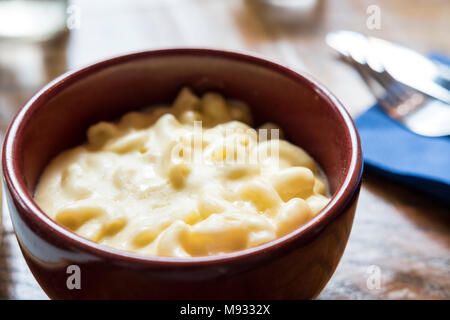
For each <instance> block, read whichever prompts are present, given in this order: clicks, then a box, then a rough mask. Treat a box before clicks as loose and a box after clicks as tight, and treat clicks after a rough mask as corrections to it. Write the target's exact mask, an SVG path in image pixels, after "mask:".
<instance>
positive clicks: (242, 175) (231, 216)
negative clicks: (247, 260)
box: [35, 88, 329, 257]
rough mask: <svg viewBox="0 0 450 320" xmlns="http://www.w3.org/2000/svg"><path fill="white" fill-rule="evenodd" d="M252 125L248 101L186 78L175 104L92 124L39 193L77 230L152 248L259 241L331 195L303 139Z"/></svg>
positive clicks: (49, 209) (220, 249)
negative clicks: (198, 91)
mask: <svg viewBox="0 0 450 320" xmlns="http://www.w3.org/2000/svg"><path fill="white" fill-rule="evenodd" d="M199 121H201V123H200V122H199ZM200 124H201V128H199V125H200ZM251 124H252V119H251V116H250V113H249V111H248V109H247V107H246V106H245V105H244V104H242V103H240V102H236V101H226V100H225V99H224V98H223V97H222V96H221V95H219V94H216V93H206V94H204V95H203V96H202V97H197V96H196V95H194V94H193V93H192V92H191V91H190V90H189V89H187V88H185V89H183V90H182V91H181V92H180V94H179V95H178V97H177V98H176V100H175V102H174V103H173V105H172V106H171V107H157V108H150V109H147V110H144V111H142V112H130V113H127V114H125V115H124V116H123V117H122V118H121V119H120V121H119V122H116V123H113V122H100V123H98V124H95V125H93V126H92V127H90V128H89V130H88V132H87V137H88V140H87V142H86V143H85V144H84V145H81V146H78V147H76V148H73V149H71V150H68V151H65V152H63V153H61V154H60V155H58V156H57V157H56V158H55V159H53V160H52V161H51V163H50V164H49V165H48V167H47V168H46V169H45V171H44V173H43V174H42V176H41V179H40V182H39V184H38V186H37V189H36V193H35V200H36V202H37V203H38V205H39V206H40V207H41V208H42V210H43V211H44V212H46V213H47V214H48V215H49V216H50V217H51V218H53V219H54V220H56V221H57V222H58V223H60V224H62V225H63V226H65V227H67V228H69V229H70V230H72V231H74V232H76V233H77V234H79V235H81V236H83V237H85V238H88V239H91V240H93V241H95V242H98V243H100V244H103V245H106V246H110V247H113V248H116V249H120V250H126V251H132V252H136V253H139V254H143V255H153V256H155V255H158V256H173V257H190V256H205V255H217V254H222V253H226V252H232V251H236V250H242V249H246V248H249V247H253V246H257V245H259V244H262V243H265V242H268V241H271V240H273V239H276V238H277V237H280V236H282V235H284V234H286V233H288V232H290V231H293V230H294V229H296V228H298V227H300V226H301V225H303V224H305V223H306V222H307V221H309V220H310V219H311V218H312V217H313V216H314V215H315V214H317V213H318V212H319V211H320V210H321V209H322V208H323V207H324V206H325V205H326V204H327V203H328V201H329V194H328V190H327V183H326V181H325V179H324V178H323V176H322V175H321V173H320V170H319V168H318V166H317V165H316V163H315V162H314V160H313V159H312V158H311V157H310V156H309V155H308V154H307V153H306V152H305V151H304V150H303V149H301V148H299V147H297V146H295V145H293V144H291V143H289V142H287V141H285V140H282V139H281V137H282V133H281V131H279V130H278V128H277V127H276V126H275V125H273V124H270V123H269V124H266V125H264V126H263V128H264V129H267V130H268V133H267V135H268V136H269V137H271V139H270V140H268V139H264V132H265V131H264V130H263V131H256V130H255V129H252V128H251ZM277 134H278V135H279V137H280V139H277Z"/></svg>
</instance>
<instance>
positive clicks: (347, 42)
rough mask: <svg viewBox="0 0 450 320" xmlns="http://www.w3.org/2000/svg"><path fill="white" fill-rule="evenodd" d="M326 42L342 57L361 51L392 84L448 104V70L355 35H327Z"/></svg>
mask: <svg viewBox="0 0 450 320" xmlns="http://www.w3.org/2000/svg"><path fill="white" fill-rule="evenodd" d="M326 41H327V43H328V44H329V45H330V46H331V47H332V48H334V49H336V50H337V51H338V52H340V53H341V54H342V55H348V52H349V50H351V51H352V52H357V51H359V50H361V49H364V50H365V51H366V53H365V54H366V55H367V57H371V58H372V57H374V58H375V59H376V60H378V61H379V64H381V65H383V67H384V68H385V70H386V71H387V72H389V74H390V75H391V76H392V77H393V78H394V79H395V80H397V81H399V82H401V83H403V84H406V85H407V86H409V87H411V88H414V89H416V90H418V91H420V92H422V93H424V94H426V95H428V96H430V97H432V98H435V99H437V100H440V101H442V102H445V103H447V104H450V91H449V90H448V89H447V88H446V87H445V86H446V85H450V70H449V68H448V67H446V66H443V65H438V64H436V63H434V62H432V61H431V60H430V59H428V58H426V57H424V56H422V55H421V54H419V53H417V52H415V51H413V50H410V49H408V48H405V47H402V46H400V45H397V44H394V43H392V42H389V41H386V40H383V39H379V38H375V37H366V36H364V35H363V34H361V33H358V32H353V31H345V30H341V31H336V32H331V33H329V34H328V35H327V38H326Z"/></svg>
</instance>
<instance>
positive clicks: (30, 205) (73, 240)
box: [2, 49, 362, 299]
mask: <svg viewBox="0 0 450 320" xmlns="http://www.w3.org/2000/svg"><path fill="white" fill-rule="evenodd" d="M182 86H189V87H191V88H193V89H194V91H196V92H199V93H202V92H206V91H209V90H215V91H220V92H222V93H223V94H224V95H225V96H227V97H231V98H236V99H240V100H243V101H245V102H247V103H248V104H249V106H250V108H251V111H252V114H253V115H254V116H255V119H256V122H257V124H261V123H264V122H265V121H273V122H275V123H277V124H279V125H280V126H281V127H282V128H283V130H284V133H285V134H286V136H287V137H289V140H291V141H292V142H293V143H296V144H298V145H301V146H302V147H304V148H305V149H306V150H308V151H309V152H310V154H311V155H312V156H313V157H314V158H315V159H316V160H318V162H319V163H320V164H321V165H322V168H323V169H324V171H325V173H326V175H327V177H328V181H329V182H330V188H331V190H332V191H333V192H334V193H335V196H334V197H333V199H332V200H331V202H330V204H328V205H327V207H326V208H325V209H324V210H322V212H321V213H319V214H318V215H317V216H316V217H314V218H313V219H312V220H311V221H310V222H308V223H307V224H306V225H305V226H302V227H301V228H299V229H297V230H295V231H294V232H292V233H291V234H289V235H286V236H284V237H282V238H280V239H277V240H275V241H273V242H270V243H268V244H264V245H261V246H259V247H255V248H250V249H248V250H244V251H242V252H235V253H231V254H227V255H223V256H218V257H205V258H198V259H194V258H193V259H185V261H182V260H179V259H174V258H173V259H170V258H164V257H153V258H151V257H139V256H136V255H132V254H129V253H126V252H120V251H117V250H113V249H108V248H105V247H102V246H100V245H98V244H95V243H93V242H90V241H88V240H86V239H83V238H81V237H79V236H77V235H75V234H74V233H72V232H70V231H69V230H67V229H65V228H63V227H62V226H60V225H58V224H56V223H55V222H54V221H52V220H51V219H50V218H49V217H48V216H46V215H45V213H44V212H42V211H41V210H40V209H39V208H38V206H37V205H36V204H35V203H34V201H33V199H32V194H33V191H34V188H35V186H36V183H37V181H38V179H39V176H40V173H41V172H42V170H43V168H44V167H45V165H46V164H47V163H48V161H49V160H50V159H52V158H53V157H54V156H55V155H56V154H58V153H59V152H60V151H61V150H64V149H66V148H70V147H73V146H75V145H77V144H79V143H81V142H82V141H83V139H84V135H85V132H86V129H87V127H88V126H89V125H91V124H93V123H96V122H98V121H100V120H105V119H114V118H116V117H118V116H119V115H121V114H123V113H125V112H126V111H130V110H132V109H133V108H138V107H142V106H146V105H152V104H155V103H158V102H161V103H162V102H164V101H167V100H168V99H171V98H173V96H174V95H175V94H176V92H178V91H179V89H180V87H182ZM68 132H70V134H68ZM2 165H3V168H2V169H3V176H4V191H5V196H4V197H3V205H4V206H8V209H9V211H10V215H11V219H12V222H13V225H14V229H15V233H16V236H17V239H18V242H19V245H20V248H21V250H22V252H23V255H24V257H25V259H26V261H27V263H28V265H29V267H30V270H31V271H32V273H33V275H34V276H35V278H36V279H37V281H38V282H39V284H40V285H41V287H42V288H43V289H44V291H45V292H46V293H47V294H48V296H49V297H50V298H54V299H307V298H314V297H315V296H317V295H318V294H319V292H320V291H321V290H322V288H323V287H324V286H325V284H326V283H327V281H328V280H329V279H330V277H331V276H332V274H333V272H334V270H335V268H336V266H337V264H338V262H339V260H340V258H341V256H342V254H343V252H344V248H345V246H346V243H347V240H348V237H349V234H350V230H351V226H352V222H353V217H354V213H355V208H356V202H357V198H358V194H359V189H360V183H361V173H362V155H361V147H360V143H359V138H358V135H357V132H356V129H355V128H354V124H353V123H352V120H351V118H350V116H349V115H348V114H347V113H346V111H345V109H344V108H343V106H342V105H341V104H340V103H339V101H337V100H336V98H334V97H333V96H332V95H331V94H330V93H329V92H328V91H327V90H326V89H325V88H323V87H322V86H321V85H320V84H318V83H317V82H316V81H314V80H313V79H311V78H309V77H307V76H302V75H299V74H297V73H295V72H293V71H291V70H289V69H286V68H284V67H282V66H279V65H276V64H273V63H271V62H268V61H266V60H262V59H258V58H255V57H251V56H246V55H242V54H237V53H230V52H225V51H217V50H205V49H173V50H159V51H148V52H142V53H138V54H132V55H127V56H122V57H118V58H114V59H110V60H106V61H103V62H100V63H97V64H94V65H92V66H89V67H87V68H85V69H82V70H80V71H77V72H74V73H70V74H67V75H64V76H62V77H61V78H60V79H57V80H55V81H54V82H52V83H50V84H49V85H48V86H47V87H45V88H44V89H43V90H42V91H41V92H40V93H38V94H37V95H36V96H35V97H34V98H32V99H31V100H30V102H28V104H27V105H26V106H25V107H24V108H23V109H22V110H21V111H20V112H19V114H18V115H17V116H16V118H15V120H14V121H13V123H12V124H11V126H10V128H9V130H8V133H7V134H6V137H5V143H4V147H3V154H2Z"/></svg>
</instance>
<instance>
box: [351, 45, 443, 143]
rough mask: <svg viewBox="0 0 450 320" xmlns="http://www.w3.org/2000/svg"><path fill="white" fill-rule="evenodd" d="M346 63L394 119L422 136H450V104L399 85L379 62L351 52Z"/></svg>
mask: <svg viewBox="0 0 450 320" xmlns="http://www.w3.org/2000/svg"><path fill="white" fill-rule="evenodd" d="M344 60H345V61H346V62H348V63H350V64H351V65H352V66H353V67H354V68H355V69H356V70H357V71H358V73H359V74H360V76H361V78H362V79H363V80H364V82H365V83H366V84H367V86H368V87H369V89H370V90H371V92H372V93H373V95H374V96H375V97H376V98H377V100H378V104H379V105H380V107H381V108H382V109H383V110H384V111H385V112H386V113H387V114H388V115H389V116H390V117H392V118H393V119H395V120H396V121H398V122H400V123H401V124H403V125H404V126H405V127H407V128H408V129H409V130H411V131H412V132H414V133H416V134H419V135H423V136H428V137H440V136H448V135H450V128H449V126H448V124H449V123H450V107H449V106H448V105H446V104H444V103H442V102H440V101H437V100H435V99H430V98H428V97H427V96H425V95H424V94H422V93H420V92H418V91H416V90H414V89H413V88H410V87H408V86H407V85H405V84H402V83H400V82H398V81H397V80H395V79H394V78H393V77H392V76H391V75H390V74H389V73H388V72H387V71H386V69H385V68H384V66H383V65H382V64H381V63H379V61H376V60H374V59H372V60H370V61H367V59H366V58H365V57H364V56H361V55H358V56H355V55H354V54H353V53H352V52H348V55H347V56H344Z"/></svg>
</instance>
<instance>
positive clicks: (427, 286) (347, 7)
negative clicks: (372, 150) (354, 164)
mask: <svg viewBox="0 0 450 320" xmlns="http://www.w3.org/2000/svg"><path fill="white" fill-rule="evenodd" d="M374 14H379V15H378V18H379V19H378V21H377V22H379V23H378V24H377V23H375V24H374V23H373V19H374ZM375 18H376V17H375ZM371 19H372V20H371ZM338 29H349V30H354V31H360V32H363V33H365V34H369V35H374V36H376V37H381V38H385V39H388V40H391V41H395V42H398V43H400V44H403V45H406V46H408V47H410V48H413V49H415V50H418V51H419V52H422V53H427V52H430V51H433V52H440V53H442V54H448V55H450V41H449V36H448V32H449V30H450V1H448V0H395V1H392V0H391V1H388V0H74V1H63V0H0V134H1V139H3V135H4V133H5V131H6V129H7V127H8V124H9V123H10V121H11V119H12V118H13V116H14V114H15V113H16V112H17V110H18V109H19V108H20V107H21V106H23V104H24V103H25V102H26V101H27V100H28V99H30V98H31V96H32V95H33V94H34V93H35V92H36V91H37V90H39V89H40V88H41V87H42V86H43V85H44V84H46V83H47V82H49V81H50V80H52V79H54V78H55V77H57V76H58V75H60V74H62V73H64V72H66V71H67V70H72V69H77V68H80V67H83V66H85V65H87V64H90V63H93V62H96V61H99V60H102V59H105V58H109V57H113V56H116V55H120V54H126V53H130V52H135V51H140V50H149V49H158V48H167V47H212V48H221V49H227V50H238V51H246V52H251V53H256V54H259V55H262V56H264V57H266V58H268V59H271V60H274V61H277V62H279V63H282V64H284V65H287V66H288V67H290V68H292V69H294V70H297V71H302V72H307V73H310V74H312V75H313V76H314V77H315V78H317V79H318V80H319V81H320V82H322V83H324V84H325V85H326V86H327V87H328V88H329V89H330V90H331V91H332V92H334V93H335V94H336V95H337V97H338V98H339V99H340V100H341V101H342V102H343V103H344V105H345V106H346V107H347V108H348V110H349V112H350V113H351V115H352V116H354V117H356V116H357V115H359V114H360V113H361V112H363V111H365V110H366V109H367V108H369V107H370V106H371V105H373V103H374V102H375V99H374V98H373V96H372V95H371V94H370V92H369V91H368V89H367V88H366V86H365V85H364V83H363V82H362V81H361V79H360V78H359V76H358V74H357V72H356V71H354V70H353V69H351V68H349V67H348V66H346V65H345V64H343V63H342V62H340V61H338V59H337V58H336V55H335V54H334V53H333V52H332V50H331V49H330V48H329V47H327V45H326V44H325V41H324V38H325V36H326V34H327V33H328V32H330V31H333V30H338ZM448 211H449V210H448V207H445V206H444V205H442V204H440V203H436V202H435V201H433V200H431V199H429V198H427V197H426V196H423V195H420V194H417V193H415V192H413V191H411V190H409V189H407V188H404V187H402V186H399V185H397V184H395V183H392V182H389V181H385V180H383V179H381V178H379V177H377V176H375V175H373V174H365V176H364V183H363V189H362V193H361V200H360V204H359V208H358V212H357V217H356V221H355V225H354V227H353V231H352V235H351V238H350V240H349V245H348V248H347V250H346V252H345V254H344V258H343V260H342V262H341V264H340V265H339V267H338V269H337V271H336V274H335V275H334V276H333V278H332V280H331V281H330V283H329V284H328V285H327V287H326V288H325V290H324V291H323V292H322V294H321V295H320V296H319V298H322V299H334V298H339V299H417V298H425V299H427V298H431V299H433V298H438V299H450V260H449V257H450V237H449V234H450V223H449V217H450V215H449V214H448V213H449V212H448ZM3 225H4V234H3V237H2V247H1V249H0V250H1V251H0V299H45V298H46V296H45V294H44V293H43V291H42V290H41V289H40V288H39V286H38V285H37V283H36V282H35V280H34V278H33V277H32V275H31V274H30V272H29V270H28V268H27V267H26V264H25V262H24V261H23V258H22V256H21V254H20V252H19V249H18V245H17V241H16V239H15V237H14V234H13V231H12V227H11V225H10V221H8V217H7V216H4V221H3ZM411 243H414V245H411ZM378 273H379V275H380V277H381V282H379V283H378V282H376V281H375V282H373V283H375V286H372V285H371V282H370V281H372V280H373V279H372V278H370V277H371V276H373V275H377V274H378ZM377 283H378V284H379V285H376V284H377Z"/></svg>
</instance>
